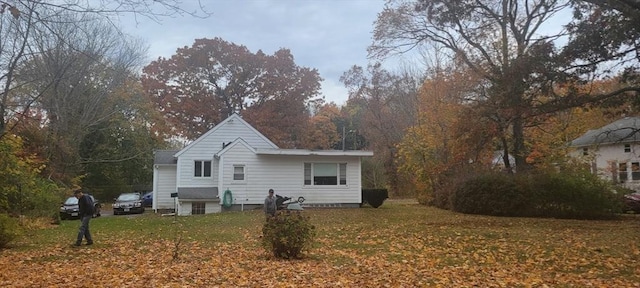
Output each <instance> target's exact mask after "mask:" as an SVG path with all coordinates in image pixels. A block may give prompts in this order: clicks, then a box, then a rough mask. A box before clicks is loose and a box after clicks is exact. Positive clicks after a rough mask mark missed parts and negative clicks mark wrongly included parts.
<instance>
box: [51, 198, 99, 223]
mask: <svg viewBox="0 0 640 288" xmlns="http://www.w3.org/2000/svg"><path fill="white" fill-rule="evenodd" d="M89 197H91V200H92V201H93V206H94V207H93V217H99V216H100V207H102V204H100V203H99V202H98V200H96V199H95V198H93V196H91V195H89ZM75 218H78V219H79V218H80V217H79V216H78V198H76V197H75V196H71V197H69V198H67V200H66V201H64V202H63V203H62V205H60V219H62V220H65V219H75Z"/></svg>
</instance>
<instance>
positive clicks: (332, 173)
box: [304, 163, 347, 185]
mask: <svg viewBox="0 0 640 288" xmlns="http://www.w3.org/2000/svg"><path fill="white" fill-rule="evenodd" d="M304 185H347V163H304Z"/></svg>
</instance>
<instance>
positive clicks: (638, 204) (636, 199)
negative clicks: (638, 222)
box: [624, 192, 640, 213]
mask: <svg viewBox="0 0 640 288" xmlns="http://www.w3.org/2000/svg"><path fill="white" fill-rule="evenodd" d="M624 203H625V205H626V206H627V207H626V210H627V211H633V212H635V213H640V192H636V193H631V194H627V195H624Z"/></svg>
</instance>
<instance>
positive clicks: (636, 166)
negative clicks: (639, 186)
mask: <svg viewBox="0 0 640 288" xmlns="http://www.w3.org/2000/svg"><path fill="white" fill-rule="evenodd" d="M631 180H640V162H631Z"/></svg>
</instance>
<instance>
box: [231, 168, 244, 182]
mask: <svg viewBox="0 0 640 288" xmlns="http://www.w3.org/2000/svg"><path fill="white" fill-rule="evenodd" d="M233 180H234V181H243V180H244V165H233Z"/></svg>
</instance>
